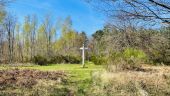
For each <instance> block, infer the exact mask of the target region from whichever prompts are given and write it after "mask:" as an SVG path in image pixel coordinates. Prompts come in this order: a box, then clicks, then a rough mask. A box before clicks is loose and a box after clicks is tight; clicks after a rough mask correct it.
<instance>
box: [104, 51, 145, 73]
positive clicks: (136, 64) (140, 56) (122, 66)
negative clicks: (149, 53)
mask: <svg viewBox="0 0 170 96" xmlns="http://www.w3.org/2000/svg"><path fill="white" fill-rule="evenodd" d="M145 60H147V57H146V55H145V53H144V52H143V51H142V50H137V49H133V48H127V49H125V50H124V51H123V52H114V53H112V54H111V55H110V56H109V59H108V62H107V63H108V66H107V69H108V71H121V70H139V69H140V64H141V63H143V62H144V61H145ZM113 65H116V68H114V70H113V69H112V68H113V67H112V66H113Z"/></svg>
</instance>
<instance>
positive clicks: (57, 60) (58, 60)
mask: <svg viewBox="0 0 170 96" xmlns="http://www.w3.org/2000/svg"><path fill="white" fill-rule="evenodd" d="M49 63H51V64H52V63H53V64H61V63H65V60H64V56H62V55H56V56H53V57H51V58H50V61H49Z"/></svg>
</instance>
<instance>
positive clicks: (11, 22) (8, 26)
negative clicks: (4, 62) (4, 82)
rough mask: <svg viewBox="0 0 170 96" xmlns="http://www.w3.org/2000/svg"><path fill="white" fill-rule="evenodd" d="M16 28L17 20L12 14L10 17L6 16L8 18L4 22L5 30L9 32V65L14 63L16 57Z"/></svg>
mask: <svg viewBox="0 0 170 96" xmlns="http://www.w3.org/2000/svg"><path fill="white" fill-rule="evenodd" d="M15 26H16V18H15V17H14V16H12V15H10V14H9V15H8V16H6V18H5V20H4V28H5V31H6V32H7V39H8V50H9V51H8V60H9V63H12V62H13V57H14V36H15V35H14V33H15Z"/></svg>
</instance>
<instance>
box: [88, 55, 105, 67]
mask: <svg viewBox="0 0 170 96" xmlns="http://www.w3.org/2000/svg"><path fill="white" fill-rule="evenodd" d="M90 61H92V62H93V63H94V64H95V65H104V64H106V62H107V61H106V58H104V57H102V56H92V57H91V59H90Z"/></svg>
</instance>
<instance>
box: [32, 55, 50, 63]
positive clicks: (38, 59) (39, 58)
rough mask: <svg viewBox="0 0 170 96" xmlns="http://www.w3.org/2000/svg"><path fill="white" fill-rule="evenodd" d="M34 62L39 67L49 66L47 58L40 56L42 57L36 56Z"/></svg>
mask: <svg viewBox="0 0 170 96" xmlns="http://www.w3.org/2000/svg"><path fill="white" fill-rule="evenodd" d="M33 61H34V63H35V64H38V65H47V64H48V62H47V58H45V57H43V56H40V55H37V56H34V58H33Z"/></svg>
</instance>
